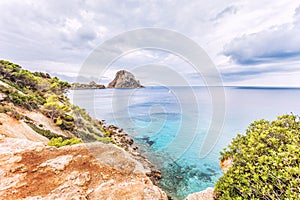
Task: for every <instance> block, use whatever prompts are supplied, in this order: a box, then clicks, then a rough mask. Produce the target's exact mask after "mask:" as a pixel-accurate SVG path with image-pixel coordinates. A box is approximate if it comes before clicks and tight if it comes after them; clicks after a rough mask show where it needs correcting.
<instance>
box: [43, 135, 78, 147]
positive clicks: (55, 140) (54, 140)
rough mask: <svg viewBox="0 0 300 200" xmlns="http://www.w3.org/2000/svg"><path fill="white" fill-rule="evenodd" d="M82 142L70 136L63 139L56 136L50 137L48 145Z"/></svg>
mask: <svg viewBox="0 0 300 200" xmlns="http://www.w3.org/2000/svg"><path fill="white" fill-rule="evenodd" d="M79 143H82V140H81V139H79V138H71V139H65V140H64V139H63V138H62V137H58V138H51V140H50V141H49V143H48V145H49V146H55V147H58V148H59V147H62V146H66V145H73V144H79Z"/></svg>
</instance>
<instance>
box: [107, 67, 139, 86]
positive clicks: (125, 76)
mask: <svg viewBox="0 0 300 200" xmlns="http://www.w3.org/2000/svg"><path fill="white" fill-rule="evenodd" d="M143 87H144V86H142V85H141V84H140V81H138V80H136V79H135V76H134V75H133V74H132V73H130V72H128V71H126V70H120V71H118V72H117V73H116V76H115V79H114V80H113V81H112V82H110V83H109V84H108V86H107V88H143Z"/></svg>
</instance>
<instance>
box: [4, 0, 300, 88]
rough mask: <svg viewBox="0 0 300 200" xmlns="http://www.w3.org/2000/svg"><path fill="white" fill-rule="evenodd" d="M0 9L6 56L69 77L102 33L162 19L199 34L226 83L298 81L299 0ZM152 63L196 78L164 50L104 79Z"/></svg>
mask: <svg viewBox="0 0 300 200" xmlns="http://www.w3.org/2000/svg"><path fill="white" fill-rule="evenodd" d="M0 13H1V15H0V26H1V29H0V59H6V60H10V61H13V62H15V63H19V64H21V65H22V66H23V67H24V68H27V69H30V70H36V71H47V72H49V73H51V74H54V75H58V76H60V77H62V78H66V79H69V80H71V79H70V77H76V76H78V73H79V70H80V68H81V67H82V65H83V63H84V62H85V60H86V59H87V58H88V56H89V55H90V54H91V53H92V52H93V50H95V49H96V48H97V47H98V46H99V45H101V44H102V43H103V42H104V41H106V40H108V39H110V38H112V37H113V36H116V35H118V34H121V33H124V32H126V31H130V30H133V29H138V28H145V27H156V28H163V29H170V30H173V31H177V32H178V33H181V34H183V35H185V36H187V37H188V38H191V39H192V40H194V41H195V42H197V43H198V44H199V46H201V47H202V48H203V49H204V51H205V52H206V53H207V54H208V56H209V57H210V58H211V60H212V61H213V62H214V64H215V66H216V67H217V69H218V70H219V72H220V74H221V77H222V79H223V82H224V84H225V85H262V86H300V36H299V35H300V0H259V1H258V0H257V1H253V0H209V1H208V0H190V1H171V0H147V1H146V0H145V1H131V0H130V1H129V0H127V1H113V0H110V1H105V0H101V1H100V0H99V1H97V0H72V1H71V0H70V1H68V0H65V1H62V0H59V1H58V0H39V1H37V0H23V1H17V0H1V1H0ZM151 63H153V64H161V65H166V66H169V67H170V68H172V69H174V70H175V71H176V72H178V73H180V74H182V75H183V76H184V77H185V78H187V79H189V80H190V81H191V83H192V84H195V85H197V84H198V82H197V81H198V79H199V77H198V76H195V75H194V72H193V68H192V67H191V66H189V64H187V63H186V62H184V61H183V60H182V59H181V58H179V57H177V56H176V55H173V54H170V53H167V52H163V51H159V50H139V51H135V52H132V53H129V54H126V55H125V56H123V57H121V58H119V59H118V60H117V61H115V62H114V63H113V64H112V66H111V67H110V68H109V69H108V70H107V71H106V73H105V74H104V75H102V77H104V79H102V80H104V81H108V80H109V79H111V78H112V76H113V74H114V73H115V72H116V71H117V70H118V69H122V68H126V69H129V70H131V69H133V68H134V67H137V66H140V65H147V64H151ZM95 76H97V75H95ZM138 78H140V79H141V81H142V82H143V81H146V80H143V79H144V78H145V77H139V76H138Z"/></svg>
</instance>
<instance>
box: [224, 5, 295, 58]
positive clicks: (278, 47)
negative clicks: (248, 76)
mask: <svg viewBox="0 0 300 200" xmlns="http://www.w3.org/2000/svg"><path fill="white" fill-rule="evenodd" d="M299 16H300V13H299V9H298V12H296V13H295V16H294V21H293V23H290V24H283V25H280V26H274V27H271V28H269V29H267V30H263V31H261V32H258V33H252V34H247V35H243V36H242V37H239V38H234V39H233V40H232V41H231V42H230V43H229V44H227V45H225V48H224V53H225V55H227V56H230V57H231V58H232V59H233V60H234V61H235V62H237V63H239V64H255V63H270V62H277V61H278V60H279V61H282V60H284V59H290V58H295V57H300V45H299V44H300V37H299V35H300V23H299V22H300V20H299ZM297 59H299V58H297Z"/></svg>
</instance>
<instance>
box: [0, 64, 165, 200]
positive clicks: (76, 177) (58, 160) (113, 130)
mask: <svg viewBox="0 0 300 200" xmlns="http://www.w3.org/2000/svg"><path fill="white" fill-rule="evenodd" d="M90 85H95V84H94V83H92V84H90ZM69 88H70V84H69V83H67V82H63V81H60V80H59V79H58V78H56V77H51V76H50V75H49V74H46V73H43V72H30V71H28V70H24V69H22V67H21V66H19V65H17V64H14V63H11V62H9V61H4V60H0V200H2V199H5V200H7V199H8V200H9V199H14V200H15V199H34V200H37V199H48V200H49V199H112V200H114V199H167V196H166V194H165V193H164V192H163V191H162V190H161V189H159V188H158V187H156V186H154V185H153V182H152V181H151V180H153V181H156V180H157V179H159V178H160V176H161V175H160V173H159V171H157V170H153V166H151V163H150V162H149V161H148V160H147V159H145V158H143V157H142V156H141V155H139V153H138V152H136V151H135V150H136V149H137V147H136V146H134V145H133V143H134V141H133V140H132V139H131V138H130V137H129V136H128V134H127V133H125V132H124V131H123V129H120V128H118V127H115V126H112V125H110V126H109V125H106V124H105V122H104V120H97V119H93V118H92V117H91V116H90V115H89V114H88V113H87V112H86V111H85V110H83V109H81V108H79V107H78V106H75V105H73V104H72V103H71V102H70V101H69V99H68V97H67V96H66V91H67V89H69ZM77 143H81V144H77ZM47 144H48V145H47ZM74 144H75V145H74ZM50 145H51V146H50ZM66 145H73V146H66ZM54 146H55V147H54ZM57 147H60V148H57ZM120 147H122V148H120ZM149 177H150V178H151V180H150V178H149Z"/></svg>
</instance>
